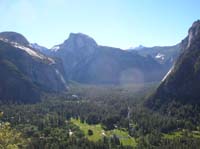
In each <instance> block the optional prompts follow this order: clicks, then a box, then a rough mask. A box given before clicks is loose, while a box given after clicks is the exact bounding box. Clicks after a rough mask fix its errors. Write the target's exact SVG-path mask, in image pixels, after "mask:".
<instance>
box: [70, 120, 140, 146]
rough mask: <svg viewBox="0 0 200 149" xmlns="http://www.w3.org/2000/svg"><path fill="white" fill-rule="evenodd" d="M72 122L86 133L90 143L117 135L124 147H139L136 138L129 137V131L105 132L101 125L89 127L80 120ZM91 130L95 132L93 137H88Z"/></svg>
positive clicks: (114, 130)
mask: <svg viewBox="0 0 200 149" xmlns="http://www.w3.org/2000/svg"><path fill="white" fill-rule="evenodd" d="M71 122H72V123H74V124H75V125H77V126H78V127H79V128H80V129H81V130H82V131H83V132H84V134H85V136H86V137H87V138H88V139H89V140H90V141H98V140H100V139H102V138H103V137H104V136H106V137H112V135H114V134H115V135H116V136H117V137H118V138H119V140H120V142H121V143H122V144H123V145H129V146H133V147H135V146H136V145H137V143H136V140H135V138H133V137H131V136H129V134H128V132H127V131H124V130H119V129H113V130H110V131H105V130H103V128H102V126H101V125H100V124H97V125H88V124H87V123H81V122H80V120H76V119H71ZM89 129H90V130H92V131H93V135H91V136H89V135H88V130H89Z"/></svg>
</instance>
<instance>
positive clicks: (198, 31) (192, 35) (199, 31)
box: [187, 20, 200, 48]
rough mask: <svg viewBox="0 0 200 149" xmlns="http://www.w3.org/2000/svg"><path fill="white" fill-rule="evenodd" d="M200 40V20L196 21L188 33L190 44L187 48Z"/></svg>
mask: <svg viewBox="0 0 200 149" xmlns="http://www.w3.org/2000/svg"><path fill="white" fill-rule="evenodd" d="M199 39H200V20H197V21H195V22H194V23H193V24H192V27H191V28H190V29H189V31H188V44H187V48H188V47H190V45H191V44H193V42H194V41H196V40H199Z"/></svg>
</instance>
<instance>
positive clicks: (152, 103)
mask: <svg viewBox="0 0 200 149" xmlns="http://www.w3.org/2000/svg"><path fill="white" fill-rule="evenodd" d="M181 48H182V51H181V55H180V56H179V57H178V59H177V62H176V63H175V65H174V66H173V67H172V68H171V70H170V72H169V73H168V74H167V76H165V78H164V79H163V81H162V83H161V84H160V86H159V87H158V89H157V91H156V92H155V93H154V94H153V95H152V96H151V97H150V98H149V99H148V100H147V103H146V105H147V106H148V107H150V108H152V109H156V110H157V109H161V108H162V109H165V108H167V105H168V104H170V102H172V101H175V102H179V103H182V104H193V105H194V104H197V105H198V104H200V92H199V91H200V85H199V83H200V21H196V22H194V23H193V25H192V27H191V28H190V29H189V31H188V36H187V37H186V38H185V39H184V40H183V41H182V42H181Z"/></svg>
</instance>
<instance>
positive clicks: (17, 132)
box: [0, 84, 200, 149]
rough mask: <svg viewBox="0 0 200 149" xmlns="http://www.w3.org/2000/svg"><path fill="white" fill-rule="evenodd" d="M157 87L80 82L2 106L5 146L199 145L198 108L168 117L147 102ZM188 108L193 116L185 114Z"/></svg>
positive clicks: (1, 135)
mask: <svg viewBox="0 0 200 149" xmlns="http://www.w3.org/2000/svg"><path fill="white" fill-rule="evenodd" d="M156 86H157V85H156V84H148V85H146V86H145V87H144V86H143V87H142V88H140V89H139V90H138V89H136V88H135V87H134V86H129V87H104V86H101V87H100V86H98V87H95V86H77V85H76V86H75V87H72V89H71V91H69V92H68V93H67V94H63V95H56V94H52V95H45V97H44V100H43V101H42V102H40V103H36V104H10V103H8V104H1V106H0V109H1V127H0V129H1V132H0V142H1V143H0V144H1V148H30V149H31V148H32V149H64V148H70V149H71V148H72V149H76V148H77V149H78V148H80V149H82V148H88V149H95V148H97V149H102V148H105V149H107V148H113V149H115V148H120V149H123V148H124V149H129V148H141V149H143V148H191V147H192V148H198V146H199V145H200V139H199V138H200V129H199V127H198V126H199V123H200V122H199V117H192V114H193V112H196V111H195V110H198V109H190V108H191V107H190V106H187V107H183V108H181V109H179V111H176V115H174V116H171V115H170V116H168V115H161V114H159V113H157V112H153V111H151V110H149V109H148V108H145V106H143V103H144V101H145V98H146V96H149V94H150V93H151V92H152V91H154V90H155V87H156ZM134 90H135V91H134ZM139 99H140V100H139ZM141 99H143V100H141ZM172 108H173V107H172ZM187 109H190V110H187ZM172 110H173V109H172ZM188 111H190V113H187V114H188V116H190V117H191V119H185V118H184V117H181V115H185V114H186V112H188ZM77 122H78V123H77ZM194 122H195V123H194ZM83 126H87V127H83ZM94 126H95V129H101V131H104V133H103V134H102V133H101V131H100V132H98V131H96V130H95V129H93V127H94ZM84 129H86V130H84ZM118 131H119V133H117V132H118ZM111 132H112V133H111ZM125 132H126V133H125ZM122 134H124V135H122ZM126 134H127V136H125V135H126ZM92 136H94V137H92ZM96 138H97V139H96ZM126 139H127V141H124V140H126ZM128 139H129V140H128Z"/></svg>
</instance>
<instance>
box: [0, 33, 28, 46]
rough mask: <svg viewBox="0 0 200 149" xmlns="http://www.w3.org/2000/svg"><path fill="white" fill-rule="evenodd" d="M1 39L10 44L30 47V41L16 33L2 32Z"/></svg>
mask: <svg viewBox="0 0 200 149" xmlns="http://www.w3.org/2000/svg"><path fill="white" fill-rule="evenodd" d="M0 39H3V40H5V41H8V42H16V43H18V44H21V45H24V46H28V45H29V42H28V40H27V39H26V38H25V37H24V36H23V35H21V34H19V33H16V32H1V33H0Z"/></svg>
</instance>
